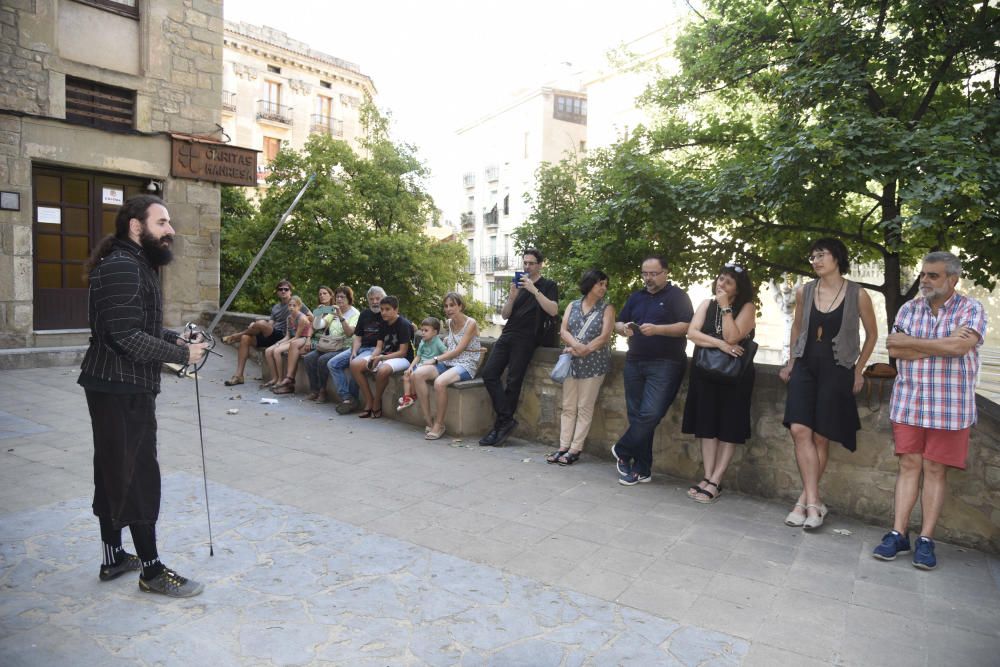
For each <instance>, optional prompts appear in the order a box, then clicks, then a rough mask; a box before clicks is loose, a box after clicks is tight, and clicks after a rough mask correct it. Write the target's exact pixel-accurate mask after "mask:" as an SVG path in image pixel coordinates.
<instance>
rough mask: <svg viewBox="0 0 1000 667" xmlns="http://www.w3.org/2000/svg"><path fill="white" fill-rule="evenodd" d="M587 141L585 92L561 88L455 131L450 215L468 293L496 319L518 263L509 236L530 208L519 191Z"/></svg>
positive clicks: (521, 99) (539, 92)
mask: <svg viewBox="0 0 1000 667" xmlns="http://www.w3.org/2000/svg"><path fill="white" fill-rule="evenodd" d="M586 139H587V96H586V94H585V93H583V92H581V91H580V89H579V87H576V88H574V87H570V86H568V85H567V86H564V87H561V88H553V87H542V88H536V89H534V90H531V91H530V92H528V93H526V94H523V95H520V96H518V97H516V98H514V99H512V100H511V101H509V102H508V103H507V104H505V105H503V106H501V107H499V108H497V109H495V110H493V111H491V112H490V113H489V114H487V115H485V116H483V117H482V118H480V119H478V120H476V121H475V122H473V123H470V124H469V125H467V126H465V127H463V128H461V129H460V130H458V137H457V150H456V153H457V160H458V161H460V162H461V164H462V168H463V170H464V172H463V173H462V175H461V181H460V182H458V183H456V184H455V190H456V195H457V196H456V197H455V199H454V201H453V205H452V206H451V211H452V213H454V211H455V209H456V208H457V210H458V215H457V216H456V215H452V216H450V217H452V219H455V218H457V219H458V220H459V221H460V230H461V231H460V238H461V239H462V240H463V242H464V243H465V244H466V247H467V248H468V252H469V260H470V263H469V268H468V271H469V273H470V274H473V275H474V276H475V283H476V286H475V291H474V296H475V297H476V298H477V299H479V300H480V301H483V302H484V303H486V304H488V305H489V306H490V307H491V308H492V309H493V311H494V312H493V314H492V315H491V317H492V318H493V320H494V322H495V323H499V322H500V321H501V320H500V319H499V311H500V307H501V306H502V305H503V303H504V301H505V300H506V298H507V290H508V286H509V284H510V281H511V279H512V278H513V276H514V271H515V270H518V271H519V270H520V269H521V268H522V267H521V258H520V257H519V256H517V249H516V248H515V247H514V243H513V239H512V237H511V235H512V234H513V232H514V230H515V229H517V228H518V227H520V226H521V225H522V224H524V222H525V220H526V219H527V217H528V214H529V213H530V208H529V207H528V205H527V204H526V203H525V201H524V195H525V194H526V193H529V192H532V191H533V190H534V188H535V172H536V170H537V169H538V167H539V166H540V165H541V164H543V163H556V162H559V161H560V160H562V159H565V158H567V157H570V156H572V155H574V154H576V153H578V152H580V151H583V150H585V149H586ZM456 205H457V206H456Z"/></svg>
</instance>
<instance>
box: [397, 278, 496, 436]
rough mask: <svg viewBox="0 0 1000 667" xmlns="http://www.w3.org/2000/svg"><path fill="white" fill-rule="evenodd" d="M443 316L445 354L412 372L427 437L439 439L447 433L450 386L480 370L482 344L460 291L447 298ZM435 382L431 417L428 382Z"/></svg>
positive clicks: (475, 324)
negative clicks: (445, 321) (445, 329)
mask: <svg viewBox="0 0 1000 667" xmlns="http://www.w3.org/2000/svg"><path fill="white" fill-rule="evenodd" d="M444 316H445V319H446V320H447V325H446V328H447V331H446V332H445V334H444V346H445V352H444V354H441V355H438V357H437V358H435V359H432V360H431V362H430V363H425V364H424V365H422V366H419V367H418V368H416V369H415V370H414V371H413V390H414V391H415V392H416V393H417V402H418V403H419V404H420V412H421V413H423V415H424V421H425V422H426V424H427V427H426V428H425V429H424V430H425V435H424V438H425V439H427V440H437V439H438V438H440V437H441V436H442V435H444V417H445V412H447V410H448V385H450V384H454V383H455V382H459V381H461V380H471V379H472V378H474V377H475V376H476V371H477V370H478V369H479V357H480V350H481V349H482V345H480V343H479V325H478V324H477V323H476V321H475V320H474V319H472V318H471V317H469V316H468V315H466V314H465V299H463V298H462V295H461V294H458V293H457V292H448V294H446V295H445V297H444ZM428 382H433V383H434V404H435V408H436V409H435V414H434V416H433V417H431V406H430V403H429V402H428V398H429V396H430V392H429V391H428V388H427V383H428Z"/></svg>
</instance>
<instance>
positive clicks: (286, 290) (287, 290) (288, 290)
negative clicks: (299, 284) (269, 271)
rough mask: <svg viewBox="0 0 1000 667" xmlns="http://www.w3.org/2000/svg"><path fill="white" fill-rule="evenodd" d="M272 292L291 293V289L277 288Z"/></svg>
mask: <svg viewBox="0 0 1000 667" xmlns="http://www.w3.org/2000/svg"><path fill="white" fill-rule="evenodd" d="M274 291H275V292H291V291H292V288H290V287H279V288H277V289H276V290H274Z"/></svg>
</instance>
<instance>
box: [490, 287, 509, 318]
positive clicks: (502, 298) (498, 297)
mask: <svg viewBox="0 0 1000 667" xmlns="http://www.w3.org/2000/svg"><path fill="white" fill-rule="evenodd" d="M509 290H510V284H509V283H508V282H507V281H505V280H494V281H493V282H492V283H491V284H490V302H489V304H488V305H489V307H490V309H491V310H492V311H493V312H494V313H496V314H497V315H499V314H500V312H501V311H502V310H503V305H504V304H505V303H507V294H508V292H509Z"/></svg>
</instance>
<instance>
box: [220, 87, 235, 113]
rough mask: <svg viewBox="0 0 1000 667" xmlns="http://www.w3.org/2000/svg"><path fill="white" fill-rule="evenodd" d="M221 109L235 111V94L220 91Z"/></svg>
mask: <svg viewBox="0 0 1000 667" xmlns="http://www.w3.org/2000/svg"><path fill="white" fill-rule="evenodd" d="M222 108H223V110H225V111H236V93H231V92H229V91H228V90H223V91H222Z"/></svg>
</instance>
